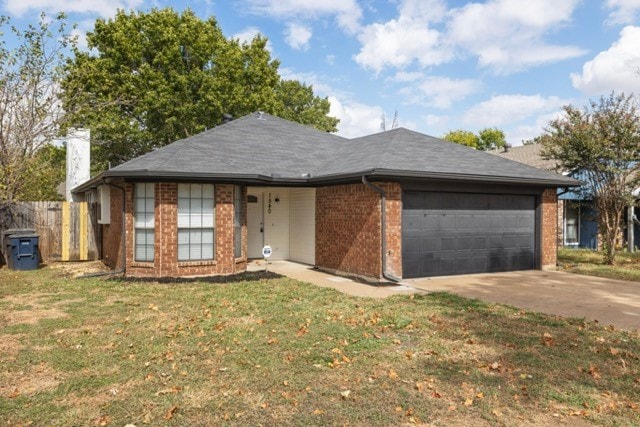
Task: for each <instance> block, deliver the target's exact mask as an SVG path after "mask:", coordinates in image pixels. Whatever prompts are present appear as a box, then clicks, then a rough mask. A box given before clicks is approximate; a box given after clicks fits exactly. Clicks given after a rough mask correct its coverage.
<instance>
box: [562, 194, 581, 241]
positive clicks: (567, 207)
mask: <svg viewBox="0 0 640 427" xmlns="http://www.w3.org/2000/svg"><path fill="white" fill-rule="evenodd" d="M569 210H571V211H572V212H574V213H575V224H571V225H569V216H568V212H569ZM573 219H574V218H572V220H573ZM569 227H575V236H576V237H575V240H571V241H569V239H568V234H569V233H568V231H569ZM564 245H565V246H579V245H580V207H579V206H571V205H570V202H565V205H564Z"/></svg>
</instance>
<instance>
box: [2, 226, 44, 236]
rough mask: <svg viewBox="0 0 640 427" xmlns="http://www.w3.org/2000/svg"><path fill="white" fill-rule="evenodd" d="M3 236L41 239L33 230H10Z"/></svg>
mask: <svg viewBox="0 0 640 427" xmlns="http://www.w3.org/2000/svg"><path fill="white" fill-rule="evenodd" d="M2 235H3V237H39V236H38V235H37V234H36V230H34V229H33V228H10V229H8V230H5V231H4V233H2Z"/></svg>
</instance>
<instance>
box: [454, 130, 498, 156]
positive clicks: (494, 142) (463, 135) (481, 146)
mask: <svg viewBox="0 0 640 427" xmlns="http://www.w3.org/2000/svg"><path fill="white" fill-rule="evenodd" d="M442 139H444V140H447V141H451V142H455V143H456V144H460V145H466V146H467V147H471V148H475V149H476V150H482V151H487V150H495V149H498V148H502V147H504V146H505V145H506V143H507V141H506V139H505V135H504V132H503V131H501V130H500V129H498V128H485V129H482V130H481V131H480V132H478V134H477V135H476V134H475V133H473V132H471V131H468V130H463V129H457V130H451V131H449V132H447V133H446V134H445V135H444V136H443V137H442Z"/></svg>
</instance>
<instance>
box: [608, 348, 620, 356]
mask: <svg viewBox="0 0 640 427" xmlns="http://www.w3.org/2000/svg"><path fill="white" fill-rule="evenodd" d="M609 353H611V354H612V355H614V356H615V355H616V354H618V353H620V350H618V349H617V348H613V347H611V348H610V349H609Z"/></svg>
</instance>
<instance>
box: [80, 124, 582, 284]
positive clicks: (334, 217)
mask: <svg viewBox="0 0 640 427" xmlns="http://www.w3.org/2000/svg"><path fill="white" fill-rule="evenodd" d="M576 184H578V182H577V181H576V180H573V179H571V178H567V177H564V176H562V175H558V174H555V173H551V172H548V171H543V170H540V169H537V168H533V167H530V166H527V165H523V164H521V163H517V162H512V161H509V160H507V159H503V158H500V157H498V156H492V155H490V154H487V153H484V152H480V151H476V150H473V149H470V148H467V147H463V146H461V145H458V144H454V143H450V142H445V141H442V140H440V139H436V138H433V137H430V136H427V135H423V134H421V133H418V132H413V131H410V130H407V129H403V128H399V129H394V130H391V131H387V132H381V133H378V134H374V135H370V136H366V137H362V138H356V139H351V140H350V139H345V138H341V137H339V136H336V135H332V134H330V133H326V132H321V131H318V130H316V129H313V128H311V127H308V126H303V125H300V124H297V123H293V122H290V121H286V120H283V119H280V118H277V117H274V116H271V115H268V114H263V113H254V114H250V115H248V116H245V117H242V118H239V119H237V120H234V121H231V122H229V123H226V124H224V125H221V126H218V127H216V128H214V129H211V130H208V131H205V132H202V133H200V134H198V135H195V136H193V137H190V138H186V139H183V140H180V141H176V142H174V143H173V144H170V145H167V146H165V147H163V148H160V149H158V150H155V151H153V152H150V153H148V154H145V155H143V156H140V157H138V158H136V159H133V160H131V161H129V162H127V163H124V164H122V165H119V166H117V167H114V168H112V169H109V170H107V171H106V172H104V173H102V174H101V175H100V176H98V177H95V178H93V179H91V180H89V181H88V182H86V183H84V184H82V185H80V186H79V187H77V188H76V189H75V190H74V191H75V192H76V193H87V192H88V193H92V192H95V191H99V192H100V198H101V199H102V200H103V203H102V216H101V222H102V223H104V226H103V227H104V229H103V233H102V241H103V254H104V260H105V262H106V263H107V264H108V265H110V266H112V267H117V268H124V270H125V274H126V275H127V276H152V277H162V276H191V275H210V274H230V273H234V272H240V271H244V270H245V269H246V266H247V261H248V260H249V259H252V258H261V257H262V255H261V251H262V247H263V245H266V244H268V245H270V246H271V247H272V248H273V256H272V258H271V259H286V260H292V261H297V262H302V263H306V264H310V265H313V266H317V267H318V268H320V269H324V270H327V271H334V272H340V273H344V274H349V275H354V276H363V277H367V278H377V279H382V278H387V279H391V280H397V279H399V278H410V277H424V276H439V275H451V274H463V273H479V272H493V271H509V270H524V269H534V268H537V269H539V268H543V267H548V266H555V264H556V247H557V246H556V237H555V236H556V229H555V226H556V211H557V197H556V189H557V188H558V187H566V186H570V185H576ZM123 218H124V221H123Z"/></svg>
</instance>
